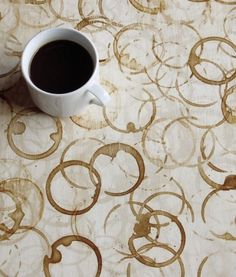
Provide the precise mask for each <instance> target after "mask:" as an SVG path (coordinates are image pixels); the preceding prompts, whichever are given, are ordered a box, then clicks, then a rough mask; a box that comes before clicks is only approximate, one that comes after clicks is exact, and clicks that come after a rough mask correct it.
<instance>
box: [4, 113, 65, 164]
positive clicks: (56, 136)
mask: <svg viewBox="0 0 236 277" xmlns="http://www.w3.org/2000/svg"><path fill="white" fill-rule="evenodd" d="M37 111H38V110H37V109H36V108H32V109H28V108H27V109H24V110H22V111H20V112H19V113H17V114H16V115H15V116H14V117H13V118H12V119H11V121H10V123H9V125H8V128H7V140H8V142H9V145H10V147H11V149H12V150H13V151H14V152H15V153H16V154H17V155H18V156H20V157H22V158H25V159H28V160H39V159H43V158H46V157H48V156H50V155H51V154H52V153H53V152H55V151H56V150H57V148H58V146H59V144H60V142H61V138H62V125H61V121H60V120H59V119H58V118H53V120H54V121H55V123H56V126H57V131H56V132H55V133H52V134H51V135H50V138H51V140H53V141H54V144H53V145H52V146H51V147H50V148H49V149H48V150H47V151H45V152H43V153H40V154H29V153H25V152H23V151H22V150H20V149H19V148H18V147H17V146H16V145H15V143H14V140H13V138H12V136H13V134H14V124H17V122H20V121H18V120H19V118H20V117H21V116H24V115H28V114H31V113H35V112H37ZM22 124H24V123H23V122H22ZM24 125H25V124H24ZM23 132H24V131H23Z"/></svg>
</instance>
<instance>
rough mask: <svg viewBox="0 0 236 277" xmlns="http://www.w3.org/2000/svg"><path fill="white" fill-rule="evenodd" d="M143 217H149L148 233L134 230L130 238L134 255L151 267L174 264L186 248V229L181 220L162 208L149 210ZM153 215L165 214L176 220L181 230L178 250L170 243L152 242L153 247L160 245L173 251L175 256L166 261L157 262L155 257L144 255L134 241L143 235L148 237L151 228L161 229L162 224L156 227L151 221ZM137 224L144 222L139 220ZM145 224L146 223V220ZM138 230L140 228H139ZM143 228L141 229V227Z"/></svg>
mask: <svg viewBox="0 0 236 277" xmlns="http://www.w3.org/2000/svg"><path fill="white" fill-rule="evenodd" d="M142 216H143V217H145V218H146V219H148V223H147V225H146V233H145V234H144V233H143V234H141V232H140V234H139V233H138V231H136V232H134V233H133V234H132V236H131V237H130V238H129V242H128V244H129V249H130V251H131V253H132V255H133V256H134V257H135V258H136V259H137V260H138V261H139V262H141V263H143V264H145V265H147V266H151V267H164V266H167V265H170V264H172V263H173V262H174V261H176V260H177V259H178V258H179V257H180V255H181V253H182V252H183V249H184V246H185V241H186V236H185V231H184V228H183V226H182V224H181V223H180V221H179V220H178V218H177V217H176V216H173V215H172V214H170V213H168V212H166V211H162V210H154V211H152V212H148V213H146V214H142ZM152 216H155V217H156V216H164V217H167V218H168V219H170V221H171V222H174V223H175V224H176V225H177V227H178V229H179V231H180V234H181V243H180V246H179V248H178V250H177V251H175V250H173V249H172V248H170V247H169V246H168V245H166V244H160V243H158V242H157V243H155V241H153V242H151V244H152V247H155V246H156V247H160V248H163V249H165V250H167V251H169V252H171V253H172V254H173V255H174V256H173V257H171V258H170V259H168V260H166V261H164V262H156V261H155V260H154V259H150V258H147V257H146V256H144V255H142V254H139V253H138V251H137V250H136V248H135V246H134V241H135V240H136V239H139V238H142V237H146V238H147V236H148V234H149V232H150V231H151V228H157V229H160V228H161V226H159V224H155V227H154V226H153V224H151V223H150V222H149V221H150V218H151V217H152ZM137 224H142V222H139V223H137ZM145 224H146V221H145ZM137 230H139V229H138V228H137ZM140 230H141V229H140ZM134 231H135V230H134ZM145 247H147V249H148V247H149V245H145Z"/></svg>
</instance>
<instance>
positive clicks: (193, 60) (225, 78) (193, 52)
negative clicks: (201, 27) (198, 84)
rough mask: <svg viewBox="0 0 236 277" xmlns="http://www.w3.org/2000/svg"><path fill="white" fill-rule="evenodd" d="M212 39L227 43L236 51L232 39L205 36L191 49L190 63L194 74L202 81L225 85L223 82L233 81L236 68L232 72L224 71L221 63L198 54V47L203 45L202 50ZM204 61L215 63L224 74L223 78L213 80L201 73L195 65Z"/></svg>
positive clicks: (235, 75)
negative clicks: (202, 57)
mask: <svg viewBox="0 0 236 277" xmlns="http://www.w3.org/2000/svg"><path fill="white" fill-rule="evenodd" d="M212 41H215V42H219V44H220V43H225V44H227V45H228V46H229V47H231V48H232V49H233V50H234V51H235V53H236V45H235V44H234V43H232V42H231V41H230V40H227V39H225V38H223V37H207V38H203V39H201V40H199V41H198V42H197V43H196V44H195V45H194V46H193V48H192V49H191V51H190V54H189V60H188V65H189V67H190V69H191V71H192V73H193V74H194V76H195V77H196V78H198V79H199V80H200V81H202V82H204V83H207V84H210V85H223V84H226V83H228V82H230V81H232V80H233V79H234V78H235V77H236V69H233V70H231V71H232V72H231V71H230V72H226V73H225V72H224V71H223V69H222V68H221V67H220V65H218V64H216V63H215V62H213V61H209V60H205V59H201V57H200V56H198V55H197V54H196V51H197V49H198V47H201V50H202V49H203V47H204V44H205V43H207V42H212ZM202 61H204V62H210V63H212V64H214V65H215V66H216V67H217V68H218V70H220V71H221V73H222V74H223V78H222V79H221V80H212V79H208V78H206V77H204V76H202V75H201V74H200V73H198V71H197V70H196V68H195V67H196V66H197V65H199V64H201V62H202ZM228 73H231V74H230V76H227V75H228Z"/></svg>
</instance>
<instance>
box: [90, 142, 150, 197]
mask: <svg viewBox="0 0 236 277" xmlns="http://www.w3.org/2000/svg"><path fill="white" fill-rule="evenodd" d="M122 150H123V151H125V152H126V153H128V154H130V155H131V156H133V157H134V159H135V160H136V162H137V165H138V169H139V177H138V180H137V182H136V183H135V184H134V185H133V186H132V187H131V188H129V189H128V190H126V191H122V192H110V191H105V193H106V194H108V195H110V196H123V195H126V194H129V193H131V192H132V191H134V190H135V189H137V188H138V187H139V185H140V184H141V183H142V181H143V179H144V173H145V165H144V161H143V158H142V156H141V155H140V154H139V152H138V151H137V150H136V149H135V148H133V147H132V146H130V145H128V144H124V143H112V144H107V145H104V146H102V147H100V148H99V149H98V150H97V151H96V152H95V153H94V154H93V156H92V158H91V160H90V166H91V168H93V165H94V163H95V161H96V159H97V157H98V156H100V155H105V156H109V157H111V158H112V159H114V158H115V157H116V154H117V153H118V152H119V151H122ZM90 178H91V180H94V177H93V175H92V174H90ZM93 182H94V181H93Z"/></svg>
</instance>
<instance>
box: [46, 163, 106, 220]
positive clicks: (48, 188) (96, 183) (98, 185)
mask: <svg viewBox="0 0 236 277" xmlns="http://www.w3.org/2000/svg"><path fill="white" fill-rule="evenodd" d="M76 165H77V166H82V167H85V168H87V169H88V170H89V174H90V176H91V175H92V176H93V174H94V175H95V177H96V179H97V181H95V179H94V177H93V179H91V181H92V182H93V184H94V186H95V191H94V195H93V197H92V198H91V199H92V202H91V204H90V205H88V206H87V207H86V208H84V209H80V210H78V209H76V210H68V209H64V208H62V207H61V206H60V205H59V204H57V203H56V201H55V200H54V199H53V196H52V193H51V185H52V180H53V178H54V176H55V175H56V174H57V173H58V172H60V171H61V170H62V169H65V168H67V167H70V166H76ZM100 189H101V177H100V175H99V173H98V172H97V170H96V169H95V168H94V167H93V166H92V165H90V164H87V163H85V162H83V161H79V160H70V161H65V162H61V163H60V164H59V165H58V166H56V167H55V168H54V169H53V170H52V171H51V173H50V174H49V176H48V179H47V181H46V194H47V198H48V201H49V202H50V204H51V205H52V206H53V207H54V208H55V209H56V210H57V211H59V212H60V213H63V214H67V215H80V214H84V213H86V212H88V211H89V210H90V209H92V207H93V206H94V205H95V204H96V202H97V200H98V197H99V194H100Z"/></svg>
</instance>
